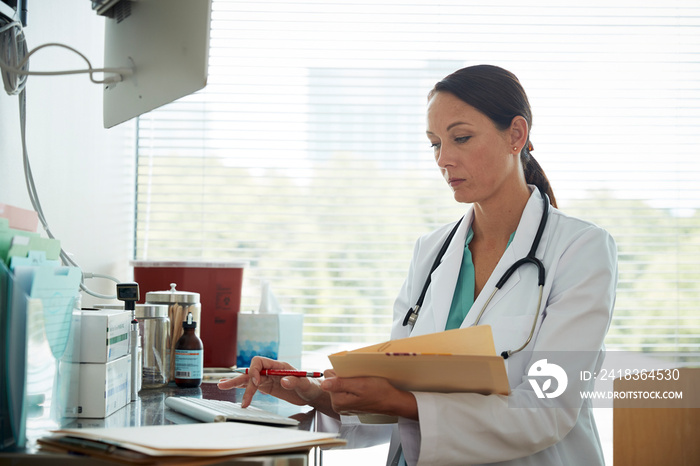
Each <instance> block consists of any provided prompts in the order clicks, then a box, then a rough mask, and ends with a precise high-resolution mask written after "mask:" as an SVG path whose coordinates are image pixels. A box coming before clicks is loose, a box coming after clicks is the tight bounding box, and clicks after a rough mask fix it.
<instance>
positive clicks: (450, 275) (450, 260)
mask: <svg viewBox="0 0 700 466" xmlns="http://www.w3.org/2000/svg"><path fill="white" fill-rule="evenodd" d="M471 222H472V209H471V208H470V209H469V211H468V212H467V213H466V215H465V216H464V220H462V223H460V225H459V227H458V228H457V232H456V233H455V235H454V237H453V238H452V241H450V246H449V247H448V248H447V251H446V252H445V255H444V256H443V257H442V261H441V262H440V265H439V266H438V267H437V268H436V269H435V271H434V272H433V274H432V281H431V285H430V288H428V292H427V293H426V296H425V302H426V303H430V307H431V309H430V310H428V309H425V311H429V313H430V314H431V315H432V319H428V318H426V319H425V320H423V322H421V320H422V319H418V320H417V321H416V328H415V329H414V331H413V334H414V335H422V334H426V333H433V332H439V331H442V330H445V324H446V323H447V316H448V314H449V313H450V307H451V306H452V297H453V295H454V291H455V286H456V285H457V278H458V276H459V269H460V267H461V266H462V255H463V254H464V242H465V241H466V239H467V232H468V231H469V228H470V227H471ZM426 314H428V312H426ZM426 317H427V315H426Z"/></svg>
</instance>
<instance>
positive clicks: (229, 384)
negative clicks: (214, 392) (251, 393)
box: [216, 375, 249, 390]
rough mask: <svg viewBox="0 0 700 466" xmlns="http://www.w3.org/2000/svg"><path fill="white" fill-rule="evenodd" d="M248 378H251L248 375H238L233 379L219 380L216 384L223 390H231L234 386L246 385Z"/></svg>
mask: <svg viewBox="0 0 700 466" xmlns="http://www.w3.org/2000/svg"><path fill="white" fill-rule="evenodd" d="M248 380H249V378H248V376H247V375H239V376H238V377H234V378H232V379H222V380H219V383H218V384H216V386H217V387H219V389H221V390H231V389H232V388H241V387H245V386H246V385H247V384H248Z"/></svg>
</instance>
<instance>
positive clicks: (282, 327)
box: [236, 314, 304, 368]
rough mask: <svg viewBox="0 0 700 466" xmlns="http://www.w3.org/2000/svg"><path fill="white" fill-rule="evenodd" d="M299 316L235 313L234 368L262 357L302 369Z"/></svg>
mask: <svg viewBox="0 0 700 466" xmlns="http://www.w3.org/2000/svg"><path fill="white" fill-rule="evenodd" d="M303 327H304V316H303V315H301V314H238V353H237V357H236V365H237V366H238V367H248V366H250V361H251V359H253V356H264V357H266V358H270V359H277V360H279V361H284V362H288V363H290V364H291V365H292V366H294V367H297V368H299V367H301V336H302V333H303Z"/></svg>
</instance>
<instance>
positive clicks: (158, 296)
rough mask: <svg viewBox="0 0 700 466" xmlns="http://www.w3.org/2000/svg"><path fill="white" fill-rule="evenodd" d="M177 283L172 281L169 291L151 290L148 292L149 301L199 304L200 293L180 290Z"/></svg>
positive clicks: (147, 299) (147, 298)
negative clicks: (177, 288)
mask: <svg viewBox="0 0 700 466" xmlns="http://www.w3.org/2000/svg"><path fill="white" fill-rule="evenodd" d="M176 286H177V284H175V283H171V284H170V289H169V290H167V291H149V292H148V293H146V302H147V303H181V304H199V293H192V292H189V291H178V290H176V289H175V287H176Z"/></svg>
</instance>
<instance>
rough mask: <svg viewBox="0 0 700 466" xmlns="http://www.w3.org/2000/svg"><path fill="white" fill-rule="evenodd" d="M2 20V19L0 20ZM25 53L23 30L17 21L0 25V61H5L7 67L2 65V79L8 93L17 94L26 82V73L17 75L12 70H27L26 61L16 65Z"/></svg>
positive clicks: (0, 65) (25, 45)
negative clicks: (21, 64)
mask: <svg viewBox="0 0 700 466" xmlns="http://www.w3.org/2000/svg"><path fill="white" fill-rule="evenodd" d="M0 21H2V20H0ZM26 55H27V42H26V40H25V39H24V31H23V30H22V27H21V25H20V24H19V23H17V22H11V23H7V24H5V25H3V26H0V63H3V62H5V61H7V63H8V64H9V66H8V67H2V64H0V67H2V81H3V83H4V86H5V91H6V92H7V93H8V94H9V95H17V94H19V93H20V92H21V91H22V89H24V86H25V84H26V83H27V75H18V74H17V73H15V72H14V71H13V70H15V69H18V70H20V71H28V63H25V64H24V65H23V66H18V64H19V62H20V61H21V60H22V57H25V56H26Z"/></svg>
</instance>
